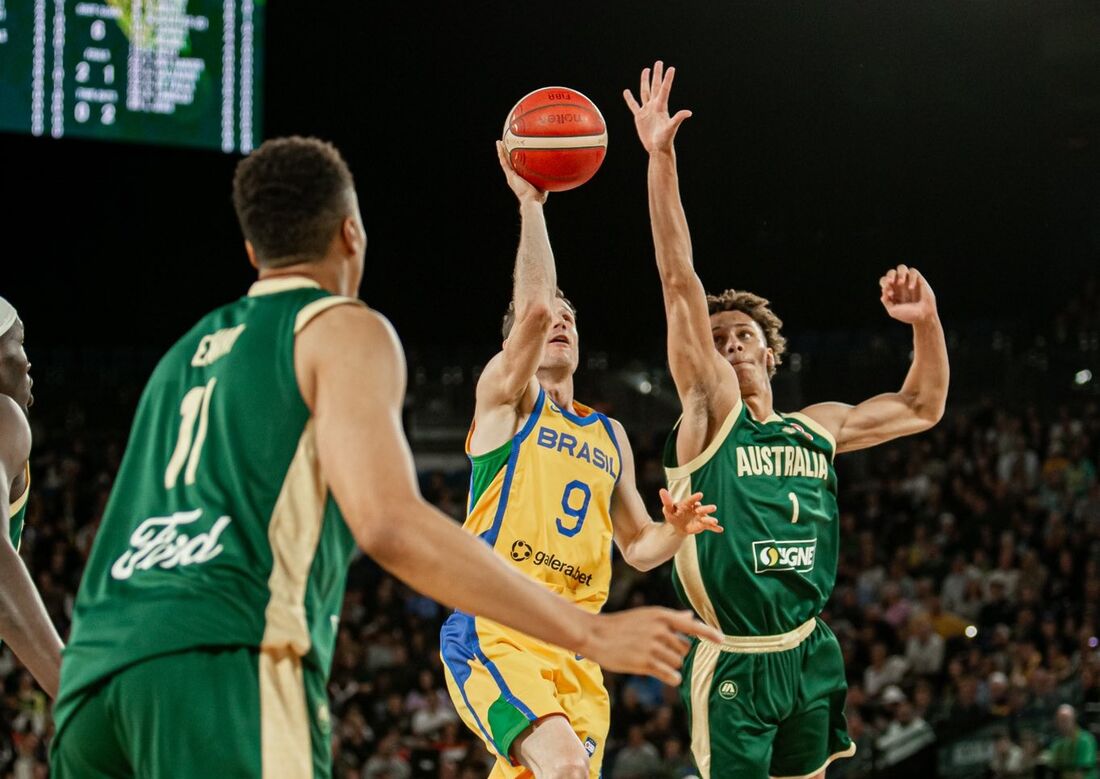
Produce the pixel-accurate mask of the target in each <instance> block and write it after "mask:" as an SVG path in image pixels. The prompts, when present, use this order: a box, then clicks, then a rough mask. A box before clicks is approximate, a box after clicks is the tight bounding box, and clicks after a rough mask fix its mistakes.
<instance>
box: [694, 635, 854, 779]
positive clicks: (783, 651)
mask: <svg viewBox="0 0 1100 779" xmlns="http://www.w3.org/2000/svg"><path fill="white" fill-rule="evenodd" d="M847 692H848V685H847V683H846V682H845V678H844V659H843V657H842V655H841V652H840V644H839V643H838V642H837V640H836V636H834V635H833V632H832V631H831V630H829V628H828V626H827V625H826V624H825V623H824V622H822V621H820V620H810V621H809V622H806V623H805V624H804V625H802V626H800V627H798V628H796V629H795V630H792V631H791V632H790V633H786V634H783V635H781V636H754V637H746V638H736V637H727V639H726V640H725V641H724V642H723V643H722V644H714V643H712V642H710V641H703V640H698V639H696V640H695V642H694V644H693V646H692V648H691V651H690V652H689V654H688V656H687V659H686V661H685V663H684V681H683V683H682V685H681V687H680V694H681V697H682V698H683V699H684V703H685V705H686V706H687V708H688V716H689V721H690V725H691V749H692V753H693V754H694V756H695V763H696V765H697V766H698V768H699V776H700V779H727V778H729V779H733V778H734V777H736V779H768V777H783V779H795V778H801V777H811V776H813V775H815V774H816V773H818V772H819V771H822V770H823V769H824V768H825V767H826V766H827V765H829V763H831V762H832V761H833V760H836V759H837V758H840V757H850V756H851V755H853V754H855V751H856V748H855V744H853V743H852V740H851V739H850V738H849V737H848V725H847V721H846V720H845V719H844V699H845V696H846V695H847Z"/></svg>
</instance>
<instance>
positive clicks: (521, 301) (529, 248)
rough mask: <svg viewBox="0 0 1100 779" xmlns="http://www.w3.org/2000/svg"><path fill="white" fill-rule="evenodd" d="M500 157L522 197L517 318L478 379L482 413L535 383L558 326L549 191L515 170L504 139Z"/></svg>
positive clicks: (514, 296) (515, 290)
mask: <svg viewBox="0 0 1100 779" xmlns="http://www.w3.org/2000/svg"><path fill="white" fill-rule="evenodd" d="M497 156H498V158H499V161H500V166H501V168H502V169H503V170H504V175H505V177H506V178H507V180H508V186H509V187H511V189H512V191H513V192H514V193H515V194H516V198H517V199H518V200H519V212H520V236H519V248H518V249H517V250H516V266H515V277H514V285H513V291H512V301H513V303H514V304H515V322H514V323H513V325H512V330H511V332H510V333H509V334H508V337H507V339H506V340H505V342H504V349H503V350H502V351H501V352H500V353H499V354H498V355H497V356H496V357H494V358H493V359H492V360H491V361H490V362H489V364H488V365H486V366H485V370H484V371H483V372H482V374H481V379H480V380H479V381H478V386H477V405H478V411H477V413H478V415H479V416H480V415H482V414H484V413H485V412H486V411H489V410H490V409H492V408H493V407H497V406H503V405H509V406H514V405H516V403H517V401H518V400H519V398H520V397H521V396H522V395H523V393H524V391H525V390H528V389H529V388H530V387H531V383H532V380H533V379H534V377H535V372H536V371H537V370H538V367H539V362H540V360H541V359H542V351H543V347H545V345H546V339H547V338H548V336H549V334H550V327H551V325H552V324H553V319H554V318H553V306H554V303H555V295H556V291H557V288H558V277H557V270H556V269H555V267H554V252H553V250H552V249H551V248H550V236H549V233H548V232H547V229H546V216H545V214H544V213H543V210H542V206H543V203H545V202H546V193H545V192H541V191H539V190H538V189H536V188H535V187H534V186H532V185H531V184H530V183H528V182H527V181H525V180H524V179H522V178H521V177H520V176H519V175H518V174H517V173H516V172H515V171H514V170H512V166H511V163H510V162H509V161H508V157H507V154H506V152H505V150H504V145H503V144H501V143H499V142H498V143H497Z"/></svg>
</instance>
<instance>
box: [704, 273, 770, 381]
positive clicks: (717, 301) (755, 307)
mask: <svg viewBox="0 0 1100 779" xmlns="http://www.w3.org/2000/svg"><path fill="white" fill-rule="evenodd" d="M707 309H708V313H710V314H712V315H713V314H717V313H719V312H721V311H740V312H742V313H744V314H748V315H749V316H750V317H752V321H754V322H756V324H758V325H760V329H761V330H762V331H764V341H765V342H766V343H767V344H768V348H770V349H771V350H772V354H774V355H775V362H774V363H773V365H772V367H771V368H770V369H769V370H768V376H774V375H775V368H776V366H777V365H781V364H782V363H783V355H784V354H785V353H786V352H787V339H786V338H784V337H783V335H782V334H781V333H780V332H779V331H780V330H781V329H782V328H783V320H782V319H780V318H779V317H777V316H776V315H775V312H774V311H772V310H771V309H770V308H768V300H767V298H762V297H760V296H759V295H754V294H752V293H751V292H738V291H737V290H735V289H727V290H726V291H725V292H723V293H722V294H721V295H707Z"/></svg>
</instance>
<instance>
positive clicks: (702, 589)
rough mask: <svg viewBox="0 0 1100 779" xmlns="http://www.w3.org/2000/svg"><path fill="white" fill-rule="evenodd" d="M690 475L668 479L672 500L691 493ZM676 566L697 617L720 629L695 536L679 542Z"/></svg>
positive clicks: (674, 560)
mask: <svg viewBox="0 0 1100 779" xmlns="http://www.w3.org/2000/svg"><path fill="white" fill-rule="evenodd" d="M691 491H692V490H691V477H690V476H686V477H684V478H682V479H677V480H675V481H673V480H672V479H669V482H668V492H669V494H670V495H671V496H672V499H673V500H674V501H677V502H679V501H682V500H684V499H685V498H687V497H688V496H689V495H691ZM673 565H674V566H675V567H676V575H677V576H679V577H680V584H682V585H683V587H684V594H685V595H687V598H688V602H689V603H691V606H692V608H694V609H695V613H696V614H698V615H699V617H700V618H701V619H702V620H703V622H706V623H707V624H708V625H710V626H711V627H713V628H716V629H718V630H721V627H722V626H721V625H720V624H719V622H718V612H717V611H716V610H715V608H714V604H713V603H711V600H710V595H709V594H708V593H707V587H706V585H705V584H704V583H703V573H702V571H700V570H699V549H698V547H697V546H696V537H695V536H688V537H687V538H685V539H684V541H683V543H681V544H680V548H679V549H678V550H677V551H676V556H675V557H674V558H673Z"/></svg>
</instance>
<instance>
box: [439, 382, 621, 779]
mask: <svg viewBox="0 0 1100 779" xmlns="http://www.w3.org/2000/svg"><path fill="white" fill-rule="evenodd" d="M470 435H471V436H472V435H473V429H472V428H471V431H470ZM466 447H467V448H466V451H467V453H469V439H467V445H466ZM470 460H471V462H472V464H473V472H472V476H471V483H470V504H469V516H468V517H467V519H466V523H465V525H464V527H465V529H466V530H467V531H469V532H471V533H473V534H475V535H477V536H478V537H479V538H481V539H482V540H484V541H485V542H486V543H487V544H489V545H490V546H491V547H493V549H494V550H495V551H496V553H497V554H499V555H500V556H501V557H503V558H504V559H505V560H506V561H508V563H510V564H511V565H513V566H515V567H516V568H517V569H518V570H519V571H521V572H522V573H524V574H526V575H527V576H530V577H531V578H533V579H535V580H536V581H538V582H540V583H541V584H543V585H544V586H545V587H546V588H547V589H549V590H551V591H553V592H556V593H557V594H559V595H561V596H562V597H564V598H566V599H567V600H569V601H570V602H572V603H574V604H576V605H577V606H578V607H580V608H582V609H584V610H585V611H588V612H591V613H596V612H598V611H599V610H600V609H602V608H603V605H604V603H605V602H606V601H607V593H608V589H609V587H610V584H611V541H612V535H613V531H612V525H611V496H612V494H613V493H614V491H615V485H616V484H617V483H618V480H619V476H620V475H621V473H622V458H621V456H620V454H619V444H618V441H617V440H616V438H615V433H614V429H613V428H612V426H611V421H610V420H609V419H608V418H607V417H606V416H604V415H603V414H600V413H597V412H595V411H593V410H592V409H590V408H588V407H587V406H584V405H581V404H580V403H574V404H573V408H572V409H571V410H569V409H564V408H560V407H558V405H557V404H555V403H554V401H553V400H552V399H550V397H549V396H548V395H547V394H546V390H544V389H540V390H539V394H538V399H537V400H536V401H535V407H534V409H533V410H532V411H531V415H530V416H529V417H528V418H527V421H526V423H525V424H524V425H523V427H522V429H521V430H520V431H519V432H518V433H517V434H516V435H515V437H513V438H512V439H511V440H509V441H507V442H506V443H505V444H503V445H502V446H501V447H500V448H498V449H496V450H495V451H493V452H488V453H486V454H483V455H471V456H470ZM440 654H441V656H442V658H443V663H444V666H445V668H446V679H447V688H448V690H449V691H450V693H451V700H452V701H454V704H455V708H456V709H458V713H459V714H460V715H461V716H462V720H463V722H465V723H466V726H467V727H468V728H470V730H471V731H473V732H474V733H475V734H476V735H477V736H478V737H479V738H481V739H482V740H483V741H484V742H485V745H486V747H487V748H488V749H489V750H491V751H492V752H493V753H494V754H495V755H496V756H497V762H496V765H495V766H494V767H493V771H492V773H491V774H490V776H491V777H493V778H494V779H504V778H505V777H508V778H514V777H521V776H530V772H529V771H527V769H525V768H524V767H522V766H519V765H516V764H515V763H514V762H513V761H512V759H511V757H512V756H511V749H512V743H513V742H514V741H515V739H516V737H517V736H519V735H520V734H521V733H523V732H524V731H525V730H527V728H528V727H530V726H531V723H533V722H535V721H536V720H539V719H542V718H544V717H548V716H551V715H561V716H564V717H566V718H567V719H568V720H569V723H570V725H571V726H572V727H573V731H574V732H575V733H576V734H577V738H578V739H579V740H580V742H581V743H582V744H583V745H584V747H585V749H586V750H587V751H588V755H589V757H590V758H591V759H590V761H589V773H590V775H591V776H592V777H593V779H597V777H599V776H600V766H601V763H602V761H603V751H604V746H605V742H606V740H607V731H608V727H609V725H610V719H609V718H610V699H609V698H608V694H607V690H606V689H604V686H603V674H602V672H601V671H600V667H599V665H597V664H596V663H594V662H593V661H592V660H589V659H587V658H584V657H580V656H579V655H576V654H574V653H572V652H567V651H566V650H564V649H561V648H559V647H555V646H551V645H550V644H547V643H545V642H543V641H539V640H537V639H534V638H531V637H530V636H526V635H524V634H522V633H519V632H517V631H515V630H512V629H511V628H507V627H505V626H504V625H501V624H499V623H497V622H493V621H492V620H488V619H485V618H483V617H474V616H473V615H470V614H464V613H462V612H459V611H456V612H455V613H454V614H452V615H451V616H450V617H449V618H448V619H447V621H446V622H445V623H444V625H443V630H442V631H441V632H440Z"/></svg>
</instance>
